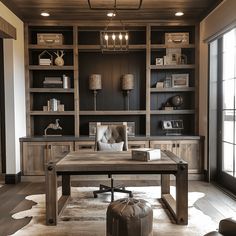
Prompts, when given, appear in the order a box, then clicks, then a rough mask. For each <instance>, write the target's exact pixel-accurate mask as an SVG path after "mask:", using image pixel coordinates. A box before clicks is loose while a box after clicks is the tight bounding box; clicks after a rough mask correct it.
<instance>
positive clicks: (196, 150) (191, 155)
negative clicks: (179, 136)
mask: <svg viewBox="0 0 236 236" xmlns="http://www.w3.org/2000/svg"><path fill="white" fill-rule="evenodd" d="M176 155H177V156H179V157H181V158H182V159H184V160H185V161H187V162H188V169H189V173H200V172H201V166H202V160H201V152H200V141H199V140H181V141H178V142H177V153H176Z"/></svg>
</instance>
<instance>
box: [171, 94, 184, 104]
mask: <svg viewBox="0 0 236 236" xmlns="http://www.w3.org/2000/svg"><path fill="white" fill-rule="evenodd" d="M170 102H171V104H172V105H173V106H174V107H179V106H181V105H182V104H183V102H184V99H183V97H182V96H180V95H176V96H174V97H172V98H171V100H170Z"/></svg>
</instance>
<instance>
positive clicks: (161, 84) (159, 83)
mask: <svg viewBox="0 0 236 236" xmlns="http://www.w3.org/2000/svg"><path fill="white" fill-rule="evenodd" d="M156 88H159V89H163V88H164V82H162V81H161V82H157V83H156Z"/></svg>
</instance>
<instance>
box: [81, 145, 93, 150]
mask: <svg viewBox="0 0 236 236" xmlns="http://www.w3.org/2000/svg"><path fill="white" fill-rule="evenodd" d="M92 148H93V146H92V145H90V146H87V145H84V146H80V147H79V149H92Z"/></svg>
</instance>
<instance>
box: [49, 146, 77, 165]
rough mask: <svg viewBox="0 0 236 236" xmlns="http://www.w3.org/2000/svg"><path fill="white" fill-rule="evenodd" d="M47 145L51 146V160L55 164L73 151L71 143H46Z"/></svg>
mask: <svg viewBox="0 0 236 236" xmlns="http://www.w3.org/2000/svg"><path fill="white" fill-rule="evenodd" d="M47 144H48V146H49V145H51V160H52V161H56V162H57V161H59V160H61V159H62V158H63V157H64V156H65V155H66V154H68V153H69V152H71V151H73V150H74V144H73V142H48V143H47Z"/></svg>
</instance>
